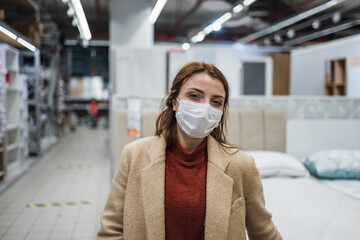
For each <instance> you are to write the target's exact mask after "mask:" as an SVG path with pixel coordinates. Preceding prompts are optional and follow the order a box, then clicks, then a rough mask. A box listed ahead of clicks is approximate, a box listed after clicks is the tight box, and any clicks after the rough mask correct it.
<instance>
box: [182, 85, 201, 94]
mask: <svg viewBox="0 0 360 240" xmlns="http://www.w3.org/2000/svg"><path fill="white" fill-rule="evenodd" d="M186 90H187V91H190V90H193V91H196V92H199V93H201V94H204V91H203V90H201V89H198V88H194V87H191V88H188V89H186Z"/></svg>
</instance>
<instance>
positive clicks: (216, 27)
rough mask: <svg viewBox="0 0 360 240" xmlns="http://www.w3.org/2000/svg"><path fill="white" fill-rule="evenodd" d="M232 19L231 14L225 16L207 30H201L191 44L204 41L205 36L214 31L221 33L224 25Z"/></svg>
mask: <svg viewBox="0 0 360 240" xmlns="http://www.w3.org/2000/svg"><path fill="white" fill-rule="evenodd" d="M231 17H232V14H231V13H230V12H227V13H225V14H223V15H222V16H221V17H219V18H218V19H217V20H216V21H215V22H213V23H212V24H210V25H208V26H207V27H206V28H204V29H203V30H201V31H200V32H199V33H198V34H196V35H195V36H193V37H192V38H191V42H193V43H197V42H201V41H203V40H204V38H205V36H206V35H208V34H210V33H211V32H212V31H219V30H220V29H221V28H222V24H223V23H225V22H226V21H228V20H229V19H230V18H231Z"/></svg>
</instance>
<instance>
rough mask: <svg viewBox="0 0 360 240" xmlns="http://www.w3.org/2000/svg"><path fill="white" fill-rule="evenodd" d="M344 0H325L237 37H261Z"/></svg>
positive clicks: (249, 39)
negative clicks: (258, 29) (268, 25)
mask: <svg viewBox="0 0 360 240" xmlns="http://www.w3.org/2000/svg"><path fill="white" fill-rule="evenodd" d="M344 1H345V0H331V1H328V2H326V3H324V4H322V5H320V6H317V7H315V8H312V9H310V10H308V11H305V12H303V13H300V14H298V15H296V16H294V17H292V18H289V19H287V20H285V21H282V22H279V23H278V24H275V25H272V26H271V27H267V28H265V29H264V30H260V31H258V32H255V33H253V34H250V35H248V36H246V37H243V38H241V39H239V41H241V42H250V41H252V40H255V39H258V38H261V37H263V36H266V35H268V34H271V33H273V32H276V31H279V30H281V29H283V28H285V27H288V26H290V25H292V24H294V23H297V22H299V21H301V20H304V19H306V18H308V17H310V16H313V15H315V14H317V13H319V12H322V11H325V10H327V9H329V8H331V7H333V6H335V5H337V4H339V3H342V2H344Z"/></svg>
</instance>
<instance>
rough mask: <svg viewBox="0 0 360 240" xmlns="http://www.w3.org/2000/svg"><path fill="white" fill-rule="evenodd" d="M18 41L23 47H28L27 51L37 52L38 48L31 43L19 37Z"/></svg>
mask: <svg viewBox="0 0 360 240" xmlns="http://www.w3.org/2000/svg"><path fill="white" fill-rule="evenodd" d="M16 41H18V42H19V43H20V44H21V45H23V46H24V47H26V48H27V49H29V50H31V51H33V52H35V50H36V47H35V46H34V45H32V44H30V43H28V42H27V41H25V40H24V39H22V38H21V37H18V38H17V39H16Z"/></svg>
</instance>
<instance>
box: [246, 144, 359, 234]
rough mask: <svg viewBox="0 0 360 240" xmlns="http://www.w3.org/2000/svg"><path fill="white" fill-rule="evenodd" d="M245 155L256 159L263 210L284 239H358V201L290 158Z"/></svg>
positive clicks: (254, 153) (262, 153) (274, 154)
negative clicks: (269, 214)
mask: <svg viewBox="0 0 360 240" xmlns="http://www.w3.org/2000/svg"><path fill="white" fill-rule="evenodd" d="M246 153H247V154H248V155H251V156H253V157H254V159H255V163H256V165H257V167H258V169H259V172H260V175H261V177H262V183H263V187H264V195H265V201H266V207H267V209H269V210H270V212H271V213H272V214H273V220H274V222H275V224H276V226H277V227H278V229H279V231H280V233H281V234H282V236H283V238H284V239H289V240H300V239H301V240H304V239H306V240H338V239H347V240H358V239H359V236H360V228H359V219H360V198H359V199H358V198H355V197H353V196H351V195H350V194H345V193H344V192H343V191H339V190H337V189H335V188H333V187H329V186H328V184H325V183H324V182H323V181H322V180H320V179H318V178H315V177H314V176H312V175H310V173H309V172H308V171H307V169H306V168H305V167H304V166H303V165H302V164H301V162H300V160H298V159H297V158H295V157H293V156H292V155H290V154H285V153H278V152H271V151H247V152H246ZM270 170H271V172H270ZM345 181H346V180H345ZM358 182H359V183H360V181H358ZM354 186H360V185H354Z"/></svg>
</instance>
